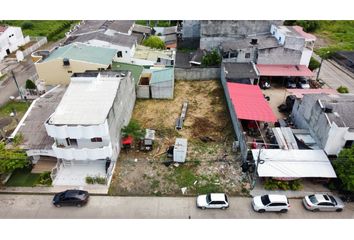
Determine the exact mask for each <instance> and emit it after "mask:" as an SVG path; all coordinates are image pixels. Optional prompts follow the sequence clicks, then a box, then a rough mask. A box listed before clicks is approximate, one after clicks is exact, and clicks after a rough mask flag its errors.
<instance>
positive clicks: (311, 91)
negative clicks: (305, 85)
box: [287, 88, 338, 98]
mask: <svg viewBox="0 0 354 240" xmlns="http://www.w3.org/2000/svg"><path fill="white" fill-rule="evenodd" d="M287 91H288V92H289V93H290V94H291V95H295V96H296V97H297V98H303V97H304V95H305V94H320V93H327V94H338V92H337V91H336V90H335V89H331V88H317V89H287Z"/></svg>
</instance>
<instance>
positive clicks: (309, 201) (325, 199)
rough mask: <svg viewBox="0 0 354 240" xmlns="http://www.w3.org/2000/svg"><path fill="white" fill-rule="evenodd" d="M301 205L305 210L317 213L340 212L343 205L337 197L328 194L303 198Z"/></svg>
mask: <svg viewBox="0 0 354 240" xmlns="http://www.w3.org/2000/svg"><path fill="white" fill-rule="evenodd" d="M302 202H303V204H304V206H305V208H306V209H307V210H311V211H314V212H317V211H336V212H341V211H343V208H344V203H343V202H342V200H341V199H340V198H338V197H335V196H332V195H328V194H313V195H308V196H306V197H304V199H303V201H302Z"/></svg>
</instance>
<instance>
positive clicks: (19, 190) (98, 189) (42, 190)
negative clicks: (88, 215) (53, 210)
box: [0, 185, 109, 195]
mask: <svg viewBox="0 0 354 240" xmlns="http://www.w3.org/2000/svg"><path fill="white" fill-rule="evenodd" d="M67 189H80V190H86V191H88V192H89V193H90V194H93V195H107V194H108V190H109V187H108V186H101V185H100V186H98V185H92V186H83V187H75V186H54V187H0V193H13V194H54V193H57V192H62V191H65V190H67Z"/></svg>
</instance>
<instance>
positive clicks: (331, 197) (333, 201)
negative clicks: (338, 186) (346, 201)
mask: <svg viewBox="0 0 354 240" xmlns="http://www.w3.org/2000/svg"><path fill="white" fill-rule="evenodd" d="M328 197H329V198H330V199H331V202H332V203H333V204H334V205H337V201H336V200H335V199H334V197H333V196H328Z"/></svg>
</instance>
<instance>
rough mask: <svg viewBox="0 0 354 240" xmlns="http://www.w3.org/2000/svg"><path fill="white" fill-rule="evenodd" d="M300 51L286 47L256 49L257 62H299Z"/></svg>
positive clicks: (295, 63) (294, 63) (292, 63)
mask: <svg viewBox="0 0 354 240" xmlns="http://www.w3.org/2000/svg"><path fill="white" fill-rule="evenodd" d="M301 55H302V53H301V51H297V50H291V49H286V48H284V47H277V48H269V49H262V50H258V60H257V64H291V65H298V64H300V62H301Z"/></svg>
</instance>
